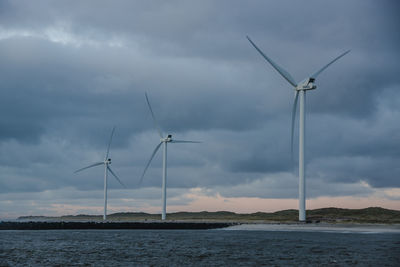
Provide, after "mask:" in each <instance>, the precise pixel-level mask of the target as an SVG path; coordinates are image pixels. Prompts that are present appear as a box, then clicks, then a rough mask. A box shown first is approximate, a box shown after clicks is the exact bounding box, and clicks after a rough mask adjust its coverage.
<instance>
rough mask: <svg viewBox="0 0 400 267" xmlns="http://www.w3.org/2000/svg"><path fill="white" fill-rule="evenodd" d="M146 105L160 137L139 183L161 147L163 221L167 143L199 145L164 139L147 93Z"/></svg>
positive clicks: (169, 136) (165, 195)
mask: <svg viewBox="0 0 400 267" xmlns="http://www.w3.org/2000/svg"><path fill="white" fill-rule="evenodd" d="M145 96H146V101H147V105H148V106H149V110H150V113H151V117H152V118H153V122H154V125H155V127H156V129H157V132H158V134H159V136H160V143H159V144H158V145H157V146H156V148H155V149H154V151H153V153H152V154H151V156H150V160H149V161H148V162H147V165H146V167H145V168H144V171H143V174H142V177H141V178H140V183H142V181H143V177H144V175H145V173H146V171H147V169H148V168H149V166H150V163H151V161H152V160H153V158H154V156H155V155H156V153H157V151H158V149H160V147H161V145H162V146H163V172H162V215H161V220H165V217H166V215H167V144H168V143H201V142H198V141H185V140H174V139H172V135H171V134H168V135H167V136H166V137H164V135H163V133H162V131H161V128H160V127H159V126H158V123H157V120H156V117H155V116H154V113H153V109H152V108H151V105H150V101H149V98H148V97H147V93H145Z"/></svg>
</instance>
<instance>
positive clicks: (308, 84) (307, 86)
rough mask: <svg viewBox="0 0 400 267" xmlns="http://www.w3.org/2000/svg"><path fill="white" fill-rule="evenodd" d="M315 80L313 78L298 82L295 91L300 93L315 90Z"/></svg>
mask: <svg viewBox="0 0 400 267" xmlns="http://www.w3.org/2000/svg"><path fill="white" fill-rule="evenodd" d="M314 81H315V79H314V78H307V79H305V80H303V81H302V82H300V83H299V84H298V85H297V86H296V88H295V90H297V91H301V90H314V89H316V88H317V86H316V85H315V84H314Z"/></svg>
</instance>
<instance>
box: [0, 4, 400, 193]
mask: <svg viewBox="0 0 400 267" xmlns="http://www.w3.org/2000/svg"><path fill="white" fill-rule="evenodd" d="M94 3H95V4H94ZM0 5H1V6H0V12H2V13H0V23H1V27H0V57H1V58H2V60H1V62H0V79H1V81H2V83H1V85H0V90H1V93H2V97H1V98H0V111H1V112H0V128H1V129H2V130H1V131H0V169H1V173H2V175H1V178H0V183H1V189H0V190H1V191H2V194H5V193H6V192H15V193H18V192H29V191H32V192H41V191H45V190H49V189H52V190H61V189H62V188H65V187H70V188H75V189H79V190H85V191H93V190H101V188H102V179H98V178H101V176H102V174H101V170H94V169H93V170H90V171H89V172H85V173H81V174H79V175H73V174H72V171H73V170H75V169H77V168H79V167H81V166H82V165H85V164H90V163H91V162H92V161H98V160H102V158H103V157H104V153H105V147H106V144H107V140H108V136H109V134H110V131H111V128H112V126H113V125H116V126H117V130H116V133H115V134H116V135H115V138H114V140H113V144H112V150H111V157H112V159H113V165H112V166H113V168H115V171H116V172H117V173H118V174H119V175H120V176H121V177H122V178H123V180H124V182H126V184H127V185H128V187H129V188H131V189H138V188H141V189H142V190H145V188H148V187H159V186H160V184H161V169H160V168H161V158H160V157H157V158H155V159H154V162H153V163H152V165H151V168H150V169H149V172H148V173H147V174H146V177H145V180H144V182H143V184H142V185H139V184H138V180H139V177H140V175H141V172H142V171H143V167H144V165H145V164H146V162H147V160H148V157H149V156H150V154H151V152H152V150H153V148H154V147H155V146H156V144H157V143H158V142H159V137H158V136H157V134H156V131H155V129H154V126H153V123H152V119H151V116H150V114H149V111H148V109H147V106H146V102H145V98H144V92H145V91H147V92H148V94H149V96H150V100H151V103H152V105H153V109H154V112H155V113H156V116H157V119H158V121H159V123H160V125H161V127H162V128H163V130H164V132H166V133H170V134H172V135H173V137H176V138H179V139H193V140H201V141H203V142H204V143H202V144H201V145H182V146H178V145H177V144H176V145H171V146H170V147H169V148H170V150H169V185H170V187H171V188H172V189H173V188H176V189H177V190H185V189H187V188H191V187H203V188H208V189H210V190H212V189H213V188H217V190H220V191H221V192H222V191H223V190H222V188H223V187H226V188H229V190H233V191H232V192H233V193H232V194H231V195H232V196H239V195H241V196H260V195H261V190H258V189H257V188H252V187H250V186H249V187H248V188H247V189H246V190H245V191H243V192H242V193H241V192H240V190H239V189H240V187H241V185H242V184H243V183H248V184H250V185H251V182H254V181H258V180H260V179H261V178H262V177H264V176H265V175H267V176H268V177H271V178H270V180H269V181H270V184H269V186H270V187H271V188H272V189H271V190H276V191H277V192H278V191H279V192H281V189H286V188H287V187H288V184H289V183H290V186H292V184H291V182H289V179H282V180H280V182H274V180H273V178H272V177H274V175H276V176H279V175H280V174H282V173H291V172H292V171H293V166H292V163H291V161H290V147H289V145H290V144H289V142H290V112H291V105H292V101H293V92H292V88H291V87H290V86H288V84H287V83H286V81H284V80H283V79H282V77H280V75H279V74H278V73H276V71H275V70H274V69H273V68H272V67H270V66H269V65H268V63H267V62H265V61H264V60H263V59H262V58H261V57H260V56H259V55H258V53H257V52H256V51H255V50H254V49H253V48H252V47H251V45H250V44H249V43H248V42H247V40H246V39H245V36H246V35H250V36H251V37H252V38H253V39H254V41H256V42H257V44H258V45H259V46H260V47H261V48H262V49H263V50H264V51H265V52H266V53H267V54H268V55H270V56H271V57H272V58H273V59H274V60H276V61H277V62H278V63H279V64H281V65H282V66H284V67H285V68H286V69H287V70H288V71H289V72H291V73H292V74H293V76H294V77H296V79H298V80H301V79H302V78H303V77H305V76H307V75H309V74H310V73H312V72H314V71H315V70H316V69H318V68H320V67H321V66H322V65H324V64H326V63H327V62H328V61H329V60H331V59H332V58H333V57H335V56H336V55H338V54H339V53H341V52H342V51H344V50H346V49H352V52H351V53H350V54H348V55H346V56H345V57H344V58H342V59H340V61H338V62H337V63H335V64H334V65H332V66H331V67H330V68H329V69H327V70H326V72H325V73H323V74H321V76H319V77H318V80H317V85H318V89H317V90H315V91H312V92H310V93H309V94H308V95H307V96H308V98H307V112H308V113H307V126H308V130H307V160H308V166H307V167H308V176H309V177H310V178H309V179H310V180H317V181H319V182H318V183H315V184H316V185H315V187H313V189H311V191H310V192H314V191H315V192H316V191H318V187H322V186H324V185H323V183H327V184H331V185H334V184H337V185H338V188H340V190H341V192H346V193H345V194H351V192H354V194H358V191H357V190H358V189H357V188H355V187H352V184H354V183H357V182H359V181H366V182H368V183H369V184H370V185H371V186H373V187H398V186H399V183H398V181H397V180H398V179H397V178H398V177H399V174H400V173H399V170H398V168H397V164H396V162H398V160H399V150H398V149H396V148H397V144H398V143H399V142H398V141H399V140H400V137H399V134H398V133H399V128H398V126H397V125H398V123H397V117H398V114H399V103H400V100H399V99H400V95H399V87H400V81H399V77H398V75H397V72H396V71H397V70H398V69H399V63H398V62H399V60H398V59H399V53H398V47H399V40H400V38H399V33H398V31H397V28H396V27H395V26H394V25H397V24H398V23H396V22H397V21H398V20H399V19H398V16H397V14H395V10H396V8H397V7H398V4H397V3H394V2H390V1H388V2H385V3H379V4H377V3H375V2H373V1H363V2H361V1H354V2H351V3H349V2H348V1H335V2H327V3H325V2H324V3H321V2H320V1H312V2H307V3H299V2H295V1H289V2H279V3H277V2H273V1H250V2H246V4H243V3H242V2H240V1H219V2H214V1H202V2H195V1H172V2H168V3H165V2H161V1H149V2H142V1H114V2H112V3H111V2H108V1H104V2H102V1H100V2H98V1H96V2H92V1H85V2H79V3H75V4H71V3H70V1H57V2H54V1H36V2H35V3H33V2H31V1H12V2H11V1H1V2H0ZM49 31H50V33H49ZM51 31H53V34H55V35H54V36H50V35H51V34H52V33H51ZM58 31H61V33H60V32H58ZM18 33H29V34H25V35H24V34H18ZM13 34H14V35H13ZM57 34H59V35H58V36H57ZM52 38H53V39H52ZM57 38H58V39H57ZM63 38H64V39H63ZM68 38H70V39H68ZM296 129H297V128H296ZM346 185H348V187H347V189H346V188H345V187H346ZM111 187H112V189H113V190H117V189H118V184H113V183H111ZM295 187H296V186H295V185H294V186H293V188H292V189H293V190H292V189H291V190H288V194H287V195H286V194H281V195H282V196H283V195H284V196H288V197H294V196H295V191H296V190H295ZM235 188H236V189H235ZM234 189H235V190H237V191H235V190H234ZM278 189H279V190H278ZM227 190H228V189H227ZM227 190H225V191H224V194H225V195H229V192H228V191H227ZM340 190H336V191H335V190H333V191H326V194H330V195H335V194H339V193H338V192H339V191H340ZM234 191H235V192H236V193H234ZM361 191H362V190H361ZM180 192H182V191H180ZM322 192H325V191H322ZM367 193H368V192H367ZM311 194H313V195H318V194H314V193H311ZM321 194H322V193H321ZM340 194H341V193H340ZM149 198H150V197H149Z"/></svg>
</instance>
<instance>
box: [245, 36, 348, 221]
mask: <svg viewBox="0 0 400 267" xmlns="http://www.w3.org/2000/svg"><path fill="white" fill-rule="evenodd" d="M246 37H247V39H248V40H249V42H250V43H251V44H252V45H253V46H254V48H255V49H256V50H257V51H258V52H259V53H260V54H261V56H263V57H264V58H265V59H266V60H267V61H268V62H269V63H270V64H271V65H272V67H273V68H274V69H275V70H276V71H278V72H279V74H280V75H282V77H283V78H285V80H286V81H288V82H289V83H290V84H291V85H292V86H293V87H294V91H295V95H294V103H293V109H292V129H291V152H292V157H293V135H294V123H295V119H296V110H297V101H298V98H299V94H300V119H299V120H300V123H299V124H300V125H299V126H300V129H299V221H305V220H306V197H305V194H306V193H305V178H306V177H305V153H304V139H305V127H306V126H305V122H306V121H305V120H306V118H305V104H306V91H308V90H313V89H316V88H317V86H316V85H315V84H314V82H315V79H316V78H317V76H318V75H319V74H321V72H323V71H324V70H325V69H326V68H327V67H329V66H330V65H331V64H333V63H334V62H335V61H336V60H338V59H339V58H341V57H343V56H344V55H346V54H347V53H349V52H350V50H347V51H346V52H344V53H343V54H341V55H339V56H338V57H336V58H335V59H334V60H332V61H331V62H329V63H328V64H326V65H325V66H324V67H322V68H321V69H320V70H318V71H317V72H315V73H314V74H312V75H311V76H310V77H307V78H305V79H304V80H303V81H301V82H299V83H296V82H295V80H294V79H293V77H292V76H291V75H290V73H289V72H287V71H286V70H285V69H283V68H282V67H280V66H279V65H278V64H276V63H275V62H274V61H273V60H272V59H270V58H269V57H267V56H266V55H265V54H264V53H263V51H261V49H260V48H258V47H257V46H256V44H255V43H254V42H253V41H252V40H251V39H250V37H248V36H246Z"/></svg>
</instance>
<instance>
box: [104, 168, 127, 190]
mask: <svg viewBox="0 0 400 267" xmlns="http://www.w3.org/2000/svg"><path fill="white" fill-rule="evenodd" d="M107 170H109V171H110V172H111V174H112V175H113V176H114V178H115V179H117V181H118V182H119V183H120V184H121V185H122V186H123V187H125V188H126V186H125V185H124V184H123V183H122V182H121V180H120V179H119V178H118V176H117V175H116V174H115V173H114V172H113V171H112V170H111V168H110V166H108V165H107Z"/></svg>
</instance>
